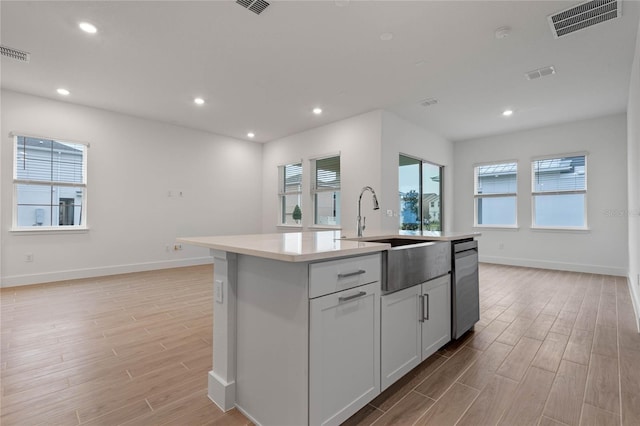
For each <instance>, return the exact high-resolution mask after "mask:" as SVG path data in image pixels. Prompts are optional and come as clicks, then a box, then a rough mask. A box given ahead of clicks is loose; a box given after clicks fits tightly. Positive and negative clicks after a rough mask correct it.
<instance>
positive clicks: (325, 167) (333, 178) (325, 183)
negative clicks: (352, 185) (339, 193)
mask: <svg viewBox="0 0 640 426" xmlns="http://www.w3.org/2000/svg"><path fill="white" fill-rule="evenodd" d="M336 189H340V157H339V156H337V157H329V158H322V159H319V160H316V176H315V190H316V191H333V190H336Z"/></svg>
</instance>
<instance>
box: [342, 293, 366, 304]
mask: <svg viewBox="0 0 640 426" xmlns="http://www.w3.org/2000/svg"><path fill="white" fill-rule="evenodd" d="M365 294H367V292H366V291H359V292H357V293H356V294H352V295H351V296H344V297H338V303H343V302H348V301H349V300H353V299H357V298H358V297H362V296H364V295H365Z"/></svg>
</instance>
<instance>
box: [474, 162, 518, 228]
mask: <svg viewBox="0 0 640 426" xmlns="http://www.w3.org/2000/svg"><path fill="white" fill-rule="evenodd" d="M502 164H515V165H516V183H515V192H500V193H493V194H483V193H478V169H479V168H480V167H486V166H499V165H502ZM518 169H519V164H518V160H498V161H488V162H482V163H476V164H474V165H473V227H474V228H495V229H518V227H519V225H518V185H519V182H520V181H519V173H518ZM511 197H513V198H515V207H514V217H515V221H514V223H513V224H486V225H485V224H482V223H478V200H479V199H482V198H511Z"/></svg>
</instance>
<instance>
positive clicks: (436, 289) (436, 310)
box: [420, 275, 451, 359]
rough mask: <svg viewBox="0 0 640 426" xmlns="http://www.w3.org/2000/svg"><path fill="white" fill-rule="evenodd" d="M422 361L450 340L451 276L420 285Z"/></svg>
mask: <svg viewBox="0 0 640 426" xmlns="http://www.w3.org/2000/svg"><path fill="white" fill-rule="evenodd" d="M420 302H421V303H422V314H423V322H422V359H427V358H428V357H429V356H431V355H432V354H433V353H435V352H436V351H437V350H438V349H440V348H441V347H442V346H444V345H445V344H446V343H448V342H449V340H451V276H450V275H445V276H442V277H440V278H435V279H433V280H431V281H427V282H426V283H423V284H422V297H421V298H420Z"/></svg>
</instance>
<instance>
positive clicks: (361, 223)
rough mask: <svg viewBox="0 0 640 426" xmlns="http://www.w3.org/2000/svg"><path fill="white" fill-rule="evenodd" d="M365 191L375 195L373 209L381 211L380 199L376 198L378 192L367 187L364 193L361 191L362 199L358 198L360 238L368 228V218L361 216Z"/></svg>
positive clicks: (363, 190) (363, 189)
mask: <svg viewBox="0 0 640 426" xmlns="http://www.w3.org/2000/svg"><path fill="white" fill-rule="evenodd" d="M365 191H371V194H372V195H373V209H374V210H379V209H380V205H379V204H378V197H376V192H375V191H374V190H373V188H371V187H370V186H365V187H364V188H362V191H360V197H359V198H358V237H362V231H364V228H366V227H367V218H366V217H362V216H361V210H362V195H363V194H364V192H365Z"/></svg>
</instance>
